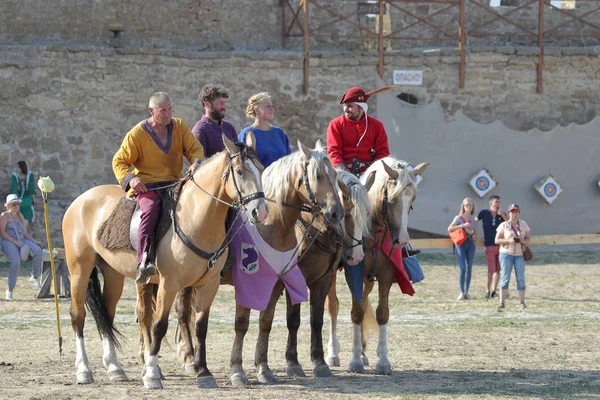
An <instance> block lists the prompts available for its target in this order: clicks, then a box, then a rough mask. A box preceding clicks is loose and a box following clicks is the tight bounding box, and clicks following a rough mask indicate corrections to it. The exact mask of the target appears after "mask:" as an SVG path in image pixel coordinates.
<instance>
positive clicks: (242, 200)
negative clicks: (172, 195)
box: [171, 151, 265, 270]
mask: <svg viewBox="0 0 600 400" xmlns="http://www.w3.org/2000/svg"><path fill="white" fill-rule="evenodd" d="M240 154H241V151H238V152H237V153H233V154H230V155H229V156H228V168H227V169H226V170H225V172H224V173H223V176H222V178H221V180H223V183H224V184H225V183H227V179H229V177H230V176H231V179H233V185H234V187H235V190H236V192H237V196H238V200H236V201H234V202H233V203H228V202H226V201H224V200H221V199H219V198H218V197H216V196H214V195H213V194H211V193H208V192H207V191H206V190H205V189H203V188H202V187H201V186H200V185H198V182H196V181H195V180H194V176H193V175H192V174H189V175H188V176H187V177H186V181H185V182H184V184H183V185H180V186H179V191H178V192H177V198H176V200H175V201H174V202H173V208H172V209H171V220H172V221H173V230H174V231H175V233H177V237H179V239H181V241H182V242H183V244H185V245H186V246H187V247H188V248H189V249H190V250H191V251H192V252H193V253H194V254H196V255H197V256H199V257H202V258H204V259H205V260H208V269H209V270H212V269H213V268H214V266H215V263H216V262H217V261H218V260H219V258H221V256H222V255H223V253H224V252H225V250H227V248H228V246H229V243H230V242H231V240H233V238H234V237H235V236H237V234H238V233H239V229H238V230H237V232H235V234H234V235H233V237H231V239H230V240H227V238H228V236H229V235H228V234H229V232H230V231H231V228H230V229H229V230H228V231H227V232H226V233H225V238H224V239H223V242H222V243H221V246H219V249H218V250H217V251H216V252H214V253H207V252H205V251H204V250H202V249H200V248H199V247H197V246H196V245H195V244H194V243H193V242H192V241H191V240H190V238H189V237H188V236H187V235H186V234H185V233H184V232H183V231H182V230H181V227H180V226H179V222H178V218H177V204H179V198H180V197H181V192H182V190H183V186H184V185H185V183H187V181H192V182H193V183H194V185H196V187H198V188H199V189H200V190H201V191H202V192H204V193H205V194H207V195H208V196H210V197H212V198H213V199H214V200H217V201H219V202H221V203H223V204H225V205H227V206H229V207H230V208H241V209H244V210H245V208H244V206H246V204H248V203H249V202H251V201H253V200H256V199H260V198H264V197H265V193H264V192H256V193H253V194H250V195H248V196H242V192H241V191H240V189H239V186H238V184H237V180H236V179H235V173H234V171H233V166H232V164H231V160H232V159H234V158H235V157H238V156H240ZM244 155H245V153H244ZM239 216H240V213H237V215H236V218H235V220H234V221H233V222H235V221H236V220H237V218H239ZM231 226H234V224H233V223H232V224H231Z"/></svg>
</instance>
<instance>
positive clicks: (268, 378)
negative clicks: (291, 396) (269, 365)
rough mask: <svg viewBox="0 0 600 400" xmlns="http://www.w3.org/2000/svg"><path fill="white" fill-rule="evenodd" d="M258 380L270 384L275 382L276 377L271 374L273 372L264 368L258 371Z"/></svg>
mask: <svg viewBox="0 0 600 400" xmlns="http://www.w3.org/2000/svg"><path fill="white" fill-rule="evenodd" d="M258 381H259V382H260V383H264V384H267V385H272V384H274V383H277V378H275V375H273V372H271V370H264V371H260V372H259V373H258Z"/></svg>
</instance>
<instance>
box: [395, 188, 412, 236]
mask: <svg viewBox="0 0 600 400" xmlns="http://www.w3.org/2000/svg"><path fill="white" fill-rule="evenodd" d="M411 199H412V195H411V196H409V195H406V194H403V195H402V222H401V224H400V237H399V238H398V240H400V245H402V246H403V245H405V244H406V243H408V241H409V240H410V238H409V237H408V211H409V210H410V200H411Z"/></svg>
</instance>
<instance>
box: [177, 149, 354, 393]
mask: <svg viewBox="0 0 600 400" xmlns="http://www.w3.org/2000/svg"><path fill="white" fill-rule="evenodd" d="M298 147H299V150H298V151H296V152H294V153H292V154H290V155H288V156H286V157H283V158H281V159H280V160H277V161H276V162H274V163H273V164H271V165H270V166H269V167H268V168H267V169H266V170H265V172H264V173H263V177H262V179H263V186H264V188H265V193H266V196H267V197H268V198H270V199H274V200H275V202H276V203H277V207H270V208H269V214H268V216H267V218H266V219H265V220H264V221H263V223H262V224H261V225H260V226H258V230H259V233H260V236H261V237H262V238H263V239H264V241H265V242H266V243H268V244H269V245H270V246H271V247H272V248H273V249H275V250H278V251H281V252H283V251H289V250H290V249H296V248H297V241H296V236H295V231H294V226H295V223H296V220H297V219H298V217H299V216H300V213H301V211H303V210H306V211H309V215H310V213H312V215H314V219H316V217H317V216H322V217H323V218H324V220H325V221H327V223H329V224H332V225H335V224H338V223H339V222H340V221H341V220H342V219H343V218H344V215H345V211H344V208H343V206H342V204H341V201H340V199H339V196H338V194H337V190H336V189H337V187H336V179H337V173H336V171H335V169H334V168H333V165H332V164H331V161H330V160H329V158H328V157H327V155H326V154H325V152H324V149H323V148H322V145H321V144H320V142H317V146H316V149H315V150H313V151H311V150H309V149H308V148H306V147H305V146H304V145H302V144H301V143H300V142H298ZM307 205H308V206H307ZM234 268H235V266H234ZM222 283H228V284H230V283H232V277H231V271H225V275H224V277H223V281H222ZM282 290H283V284H282V283H281V281H279V282H278V283H277V284H276V285H275V288H274V290H273V294H272V296H271V299H270V301H269V304H268V306H267V308H266V310H264V311H262V312H261V313H260V317H259V318H260V324H259V326H260V333H259V339H258V343H259V344H258V345H257V350H256V358H255V363H256V365H257V366H258V368H259V371H258V379H259V381H260V382H262V383H267V382H274V381H275V380H276V378H275V376H274V375H273V373H272V372H271V370H270V369H269V367H268V363H267V349H268V338H269V331H270V329H271V324H272V321H273V314H274V312H275V305H276V303H277V300H278V299H279V297H280V296H281V293H282ZM194 294H196V295H197V290H194V291H192V290H190V289H189V288H186V289H184V290H183V291H182V292H181V294H180V296H179V299H178V301H177V305H176V308H177V314H178V317H179V328H180V329H181V333H180V335H178V336H177V340H180V343H179V347H178V349H179V350H180V354H179V355H180V358H181V360H182V362H183V364H184V368H185V370H186V371H189V370H190V369H191V368H190V360H191V354H192V345H191V343H192V336H191V330H192V329H191V328H193V327H190V324H189V321H190V319H191V317H192V315H193V314H194V310H192V309H191V307H190V304H191V303H192V301H193V300H192V299H193V297H194ZM249 317H250V309H249V308H245V307H242V306H240V305H237V306H236V318H235V332H236V336H235V342H234V345H233V350H232V352H231V366H232V376H231V382H232V383H233V385H236V386H239V385H244V384H246V383H248V379H247V377H246V374H245V372H244V370H243V367H242V348H243V343H244V336H245V334H246V332H247V331H248V325H249Z"/></svg>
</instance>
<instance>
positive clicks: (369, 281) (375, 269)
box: [326, 157, 429, 374]
mask: <svg viewBox="0 0 600 400" xmlns="http://www.w3.org/2000/svg"><path fill="white" fill-rule="evenodd" d="M428 165H429V163H421V164H419V165H417V167H415V168H414V170H412V171H411V170H410V169H409V168H408V164H407V163H406V162H404V161H398V160H396V159H394V158H393V157H386V158H384V159H382V160H379V161H376V162H375V163H374V164H373V165H371V167H369V168H368V169H367V170H366V171H365V174H364V175H363V177H362V179H361V180H362V181H366V179H367V177H368V176H369V174H370V173H371V172H373V171H375V182H374V184H373V185H372V186H371V188H370V190H369V200H370V207H371V215H372V222H373V229H374V232H373V233H375V234H376V233H377V232H381V231H385V232H387V231H389V232H390V233H391V240H392V243H393V244H394V247H396V246H398V247H402V246H404V245H405V244H406V243H408V241H409V236H408V213H409V210H410V209H411V206H412V204H413V202H414V201H415V198H416V195H417V188H416V185H415V178H416V177H417V176H418V175H422V174H423V171H424V170H425V168H426V167H427V166H428ZM372 236H375V235H372ZM374 252H377V257H375V254H374ZM365 264H366V265H365V274H364V293H363V299H362V300H361V301H360V302H357V301H356V300H355V299H354V296H353V298H352V314H351V316H352V323H353V324H354V338H353V341H352V360H350V364H349V367H348V371H349V372H364V366H365V365H368V359H367V358H366V356H365V355H364V352H363V349H364V348H365V347H366V344H365V342H364V337H363V332H362V329H361V327H362V324H363V320H364V321H365V322H369V321H367V320H365V311H366V312H367V313H369V312H370V314H371V315H372V313H373V310H372V307H371V303H370V302H369V299H368V295H369V293H370V292H371V290H372V289H373V286H374V280H377V281H378V282H379V304H378V305H377V314H376V318H377V323H378V325H379V341H378V345H377V355H378V356H379V360H378V361H377V365H376V367H375V370H376V372H377V373H378V374H390V373H391V370H392V366H391V363H390V361H389V359H388V356H387V354H388V348H387V322H388V319H389V306H388V297H389V292H390V288H391V286H392V285H393V284H394V282H395V280H396V278H395V266H394V264H393V263H392V262H391V260H390V259H389V258H388V257H387V256H386V255H384V253H383V252H382V251H380V245H379V244H378V243H377V242H376V241H375V240H374V239H373V238H372V237H371V238H367V239H366V252H365ZM327 301H328V312H329V316H330V320H331V332H330V338H329V346H328V352H327V357H326V360H327V363H328V364H329V365H335V366H339V365H340V360H339V346H340V345H339V341H338V338H337V335H336V329H337V313H338V304H339V303H338V299H337V295H336V287H335V282H334V284H332V285H331V290H330V292H329V295H328V296H327ZM367 317H368V315H367ZM371 318H372V317H371Z"/></svg>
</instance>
